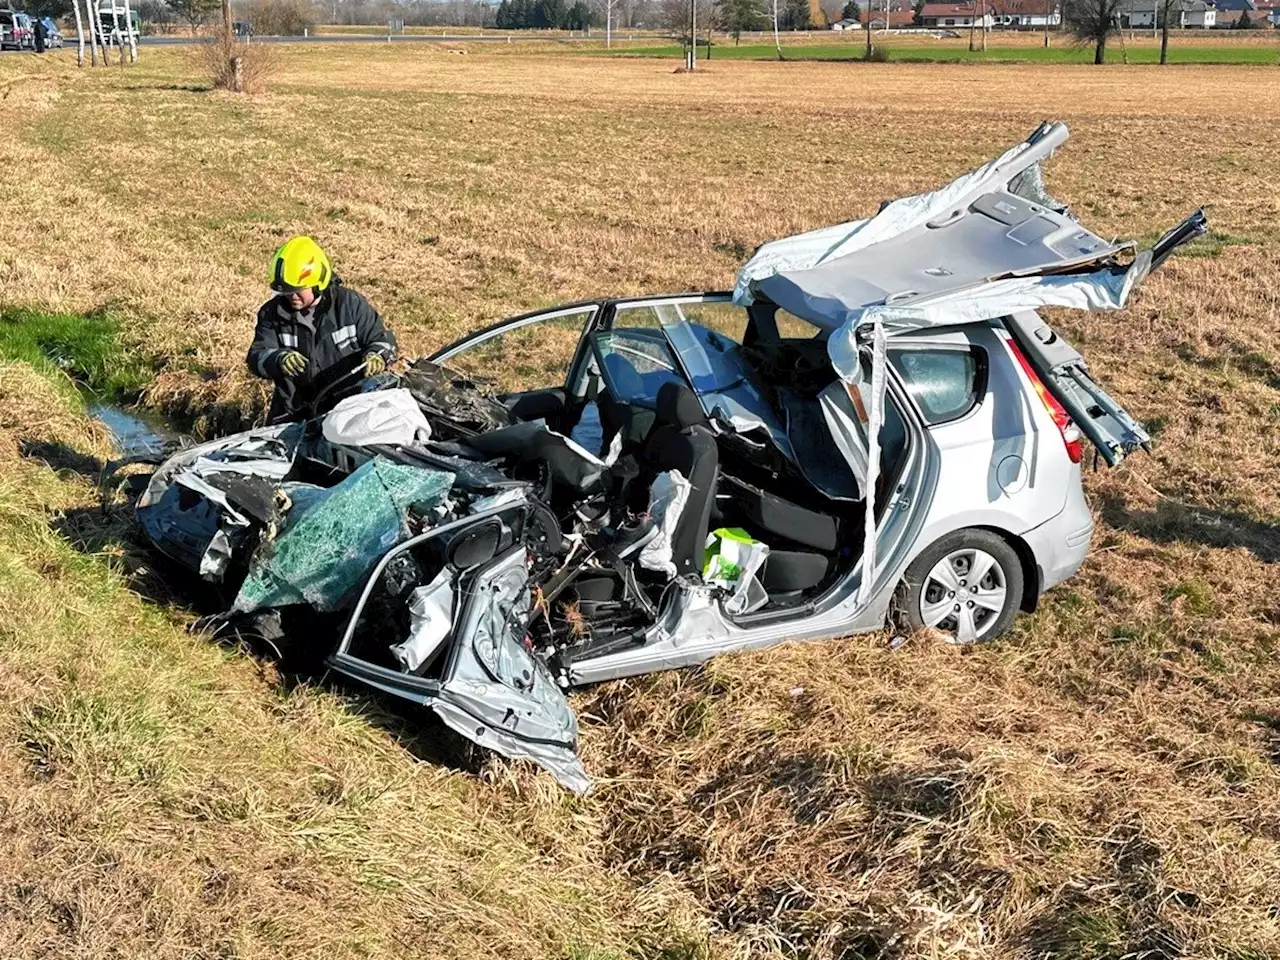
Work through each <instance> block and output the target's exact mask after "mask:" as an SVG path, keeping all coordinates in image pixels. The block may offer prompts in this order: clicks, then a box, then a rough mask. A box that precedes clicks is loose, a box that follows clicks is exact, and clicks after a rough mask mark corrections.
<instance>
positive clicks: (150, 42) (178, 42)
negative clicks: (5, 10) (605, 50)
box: [2, 33, 600, 53]
mask: <svg viewBox="0 0 1280 960" xmlns="http://www.w3.org/2000/svg"><path fill="white" fill-rule="evenodd" d="M208 39H209V38H208V37H191V36H183V35H181V34H176V35H173V36H163V37H140V38H139V39H138V46H140V47H152V46H155V47H181V46H189V45H191V44H193V43H202V42H203V41H205V40H208ZM522 39H525V38H523V37H520V36H519V35H515V36H510V37H509V36H508V35H507V34H505V33H500V34H499V33H467V34H460V35H458V36H451V35H439V34H418V33H414V34H404V35H403V36H391V37H388V36H387V35H386V34H385V33H383V34H378V33H359V34H357V33H331V34H321V35H320V36H318V37H254V38H253V41H252V42H253V43H387V42H388V41H389V42H391V43H507V42H508V41H509V40H522ZM538 39H553V40H555V41H556V42H557V43H579V42H582V41H584V40H599V39H600V38H599V37H539V38H538ZM64 43H65V46H67V47H74V46H75V45H76V38H75V34H70V35H65V36H64ZM2 52H3V53H31V52H32V51H30V50H5V51H2Z"/></svg>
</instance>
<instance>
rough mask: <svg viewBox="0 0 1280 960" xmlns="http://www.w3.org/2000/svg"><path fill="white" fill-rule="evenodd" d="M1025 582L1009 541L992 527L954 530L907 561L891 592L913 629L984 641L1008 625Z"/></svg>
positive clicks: (902, 621)
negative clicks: (975, 577)
mask: <svg viewBox="0 0 1280 960" xmlns="http://www.w3.org/2000/svg"><path fill="white" fill-rule="evenodd" d="M975 568H977V569H978V572H979V573H980V574H981V577H980V579H979V581H978V583H976V584H974V583H973V582H972V580H973V577H972V573H973V571H974V570H975ZM1025 583H1026V577H1025V575H1024V574H1023V570H1022V561H1021V560H1020V559H1019V558H1018V555H1017V553H1015V552H1014V549H1013V547H1011V546H1010V545H1009V543H1008V541H1007V540H1005V539H1004V538H1003V537H1001V536H1000V535H999V534H995V533H992V532H991V531H990V530H978V529H972V528H971V529H967V530H957V531H955V532H954V533H949V534H947V535H946V536H945V537H942V538H940V539H938V540H937V541H935V542H934V543H933V544H931V545H930V546H929V547H928V548H926V549H925V551H924V552H923V553H921V554H920V555H919V556H918V557H916V558H915V560H913V561H912V562H911V565H910V566H909V567H908V568H907V572H906V575H905V576H904V577H903V578H902V583H901V584H900V585H899V587H898V591H897V594H896V596H895V600H894V607H895V611H896V615H897V616H896V619H897V622H898V625H899V626H901V627H903V628H905V629H907V630H910V631H911V632H913V633H914V632H916V631H918V630H926V629H930V628H933V629H937V630H939V631H941V632H942V633H943V634H944V635H946V636H947V638H948V639H949V640H950V642H952V643H965V644H967V643H979V642H983V643H985V642H986V641H988V640H994V639H995V638H996V637H998V636H1000V635H1001V634H1003V633H1005V632H1006V631H1007V630H1008V629H1009V627H1010V625H1012V623H1013V619H1014V617H1016V616H1017V615H1018V610H1019V608H1020V607H1021V605H1022V593H1023V589H1024V587H1025Z"/></svg>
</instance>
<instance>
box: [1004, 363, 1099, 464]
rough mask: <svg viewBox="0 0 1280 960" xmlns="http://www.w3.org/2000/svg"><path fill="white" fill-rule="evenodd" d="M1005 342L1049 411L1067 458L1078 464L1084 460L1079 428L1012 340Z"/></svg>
mask: <svg viewBox="0 0 1280 960" xmlns="http://www.w3.org/2000/svg"><path fill="white" fill-rule="evenodd" d="M1005 342H1006V343H1007V344H1008V345H1009V352H1010V353H1012V354H1013V358H1014V359H1015V360H1017V361H1018V366H1020V367H1022V372H1023V373H1025V374H1026V375H1027V379H1028V380H1030V381H1031V386H1033V387H1035V390H1036V396H1038V397H1039V398H1040V402H1041V403H1043V404H1044V408H1045V409H1046V410H1048V411H1049V416H1051V417H1053V422H1054V423H1055V424H1057V426H1058V432H1059V433H1060V434H1062V442H1063V444H1064V445H1065V446H1066V448H1067V456H1068V457H1070V458H1071V462H1072V463H1079V462H1080V461H1081V460H1083V459H1084V447H1083V446H1082V445H1081V443H1080V428H1079V427H1077V426H1076V425H1075V424H1074V423H1072V422H1071V417H1070V416H1069V415H1068V414H1067V409H1066V407H1064V406H1063V405H1062V404H1061V403H1059V402H1058V398H1057V397H1055V396H1054V395H1053V394H1052V393H1050V392H1049V388H1048V387H1046V386H1045V385H1044V381H1043V380H1041V379H1040V376H1039V374H1037V373H1036V371H1035V369H1034V368H1033V367H1032V366H1031V364H1030V363H1028V362H1027V358H1026V357H1025V356H1024V355H1023V353H1022V351H1021V350H1020V349H1018V345H1017V344H1016V343H1014V342H1013V341H1012V340H1006V341H1005Z"/></svg>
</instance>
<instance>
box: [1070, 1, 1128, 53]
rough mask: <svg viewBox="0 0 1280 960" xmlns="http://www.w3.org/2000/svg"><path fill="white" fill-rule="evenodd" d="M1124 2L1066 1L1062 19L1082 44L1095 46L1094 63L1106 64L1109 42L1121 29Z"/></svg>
mask: <svg viewBox="0 0 1280 960" xmlns="http://www.w3.org/2000/svg"><path fill="white" fill-rule="evenodd" d="M1123 3H1124V0H1066V3H1065V4H1064V6H1063V10H1062V18H1063V22H1064V23H1065V24H1066V26H1067V28H1068V29H1069V30H1070V31H1071V33H1072V35H1074V36H1075V38H1076V40H1077V41H1079V42H1080V43H1092V44H1093V62H1094V63H1096V64H1100V63H1106V60H1107V41H1108V40H1109V39H1110V38H1111V35H1112V34H1113V33H1116V32H1117V30H1118V29H1119V23H1120V7H1121V5H1122V4H1123Z"/></svg>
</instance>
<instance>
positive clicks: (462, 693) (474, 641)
mask: <svg viewBox="0 0 1280 960" xmlns="http://www.w3.org/2000/svg"><path fill="white" fill-rule="evenodd" d="M470 594H471V600H470V602H469V603H468V605H467V608H466V609H465V610H464V611H463V612H462V618H461V620H460V622H459V623H458V625H457V629H456V631H455V634H454V637H455V639H454V644H453V648H452V650H451V651H450V654H449V662H448V664H447V666H446V667H445V672H444V677H443V680H442V682H441V685H440V692H439V694H438V696H437V698H436V699H435V700H434V701H433V702H432V703H431V704H430V706H431V709H432V710H434V711H435V712H436V714H438V715H439V717H440V719H441V720H443V721H444V722H445V723H446V724H447V725H448V726H449V727H451V728H452V729H453V730H455V731H456V732H458V733H460V734H462V736H464V737H467V738H468V739H470V740H474V741H475V742H476V743H478V744H480V745H481V746H483V747H488V748H489V749H490V750H496V751H497V752H498V753H500V754H502V755H503V756H505V757H511V758H513V759H527V760H532V761H533V762H534V763H537V764H539V765H540V766H542V767H544V768H546V769H547V770H549V771H551V773H552V774H554V775H555V777H556V779H557V780H559V781H560V783H562V784H563V785H564V786H566V787H568V788H569V789H570V790H573V791H574V792H576V793H585V792H586V791H587V789H589V787H590V785H591V783H590V780H589V779H588V778H587V774H586V771H585V770H584V769H583V767H582V762H581V761H580V760H579V759H578V757H577V755H576V754H575V752H574V749H575V747H576V745H577V740H578V720H577V717H575V716H574V714H573V711H572V710H571V709H570V707H569V703H568V701H567V700H566V699H565V696H564V694H563V693H562V692H561V690H560V688H559V687H558V686H557V685H556V682H555V680H554V679H552V677H551V673H550V672H549V671H548V670H547V668H546V666H545V665H544V664H543V663H542V661H541V660H539V659H538V658H537V657H536V656H535V655H534V653H533V652H532V651H531V650H530V649H529V648H528V647H527V646H526V641H525V637H526V626H527V624H528V622H529V617H530V614H531V612H532V596H531V593H530V586H529V570H528V560H527V555H526V553H525V550H524V548H523V547H516V548H515V549H514V550H512V551H510V552H509V553H507V554H506V555H505V556H502V557H499V558H498V559H497V560H495V561H494V562H493V563H492V564H490V565H489V566H488V567H485V568H484V569H482V570H481V571H480V572H479V573H478V574H477V575H476V578H475V580H474V582H473V583H472V585H471V589H470Z"/></svg>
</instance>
